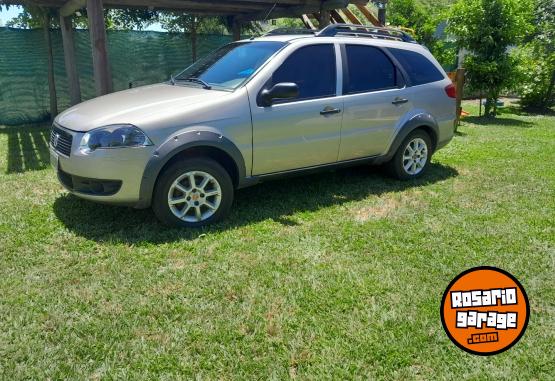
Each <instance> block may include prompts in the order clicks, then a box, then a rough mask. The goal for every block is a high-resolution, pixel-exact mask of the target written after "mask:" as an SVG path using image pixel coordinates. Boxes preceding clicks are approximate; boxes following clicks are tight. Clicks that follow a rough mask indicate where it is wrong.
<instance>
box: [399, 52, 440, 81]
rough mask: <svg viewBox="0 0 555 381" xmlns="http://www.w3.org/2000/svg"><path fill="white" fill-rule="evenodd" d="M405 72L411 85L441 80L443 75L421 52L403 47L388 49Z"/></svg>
mask: <svg viewBox="0 0 555 381" xmlns="http://www.w3.org/2000/svg"><path fill="white" fill-rule="evenodd" d="M388 50H389V51H390V52H391V54H393V56H394V57H395V58H396V59H397V61H399V63H400V64H401V66H402V67H403V69H405V71H406V72H407V74H408V76H409V79H410V82H411V84H412V85H413V86H415V85H423V84H425V83H430V82H436V81H441V80H442V79H443V78H444V77H443V74H442V73H441V72H440V71H439V70H438V68H437V67H436V66H435V65H434V64H433V63H431V62H430V60H428V59H427V58H426V57H424V56H423V55H422V54H420V53H417V52H413V51H410V50H404V49H393V48H389V49H388Z"/></svg>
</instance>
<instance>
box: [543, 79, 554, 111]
mask: <svg viewBox="0 0 555 381" xmlns="http://www.w3.org/2000/svg"><path fill="white" fill-rule="evenodd" d="M553 90H555V70H553V73H551V82H550V83H549V87H548V88H547V93H546V94H545V100H544V102H543V107H544V108H548V107H549V106H551V104H550V102H551V99H552V98H553Z"/></svg>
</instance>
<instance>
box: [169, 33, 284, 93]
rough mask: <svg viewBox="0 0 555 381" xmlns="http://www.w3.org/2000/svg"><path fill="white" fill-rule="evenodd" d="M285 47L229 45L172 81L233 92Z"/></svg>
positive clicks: (274, 43) (265, 43)
mask: <svg viewBox="0 0 555 381" xmlns="http://www.w3.org/2000/svg"><path fill="white" fill-rule="evenodd" d="M284 45H285V43H283V42H277V41H247V42H236V43H231V44H228V45H225V46H222V47H221V48H219V49H218V50H216V51H214V52H212V53H211V54H209V55H208V56H206V57H204V58H202V59H201V60H199V61H197V62H195V63H194V64H192V65H191V66H189V67H188V68H187V69H185V70H184V71H182V72H181V73H179V75H177V76H176V77H175V81H176V82H179V84H192V85H194V86H199V85H200V86H203V85H204V87H205V88H210V87H212V86H214V87H221V88H224V89H230V90H234V89H236V88H237V87H239V86H241V84H243V83H244V82H245V81H246V80H247V79H249V78H250V76H251V75H252V74H253V73H254V72H255V71H256V70H257V69H258V68H259V67H260V66H262V64H264V62H266V61H267V60H268V58H270V56H272V55H273V54H274V53H275V52H277V51H278V50H279V49H280V48H281V47H283V46H284Z"/></svg>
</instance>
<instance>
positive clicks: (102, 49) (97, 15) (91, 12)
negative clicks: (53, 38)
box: [87, 0, 112, 96]
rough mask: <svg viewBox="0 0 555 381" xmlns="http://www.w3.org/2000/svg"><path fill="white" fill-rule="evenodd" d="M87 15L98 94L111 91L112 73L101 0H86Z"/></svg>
mask: <svg viewBox="0 0 555 381" xmlns="http://www.w3.org/2000/svg"><path fill="white" fill-rule="evenodd" d="M87 16H88V18H89V33H90V35H91V49H92V59H93V72H94V84H95V88H96V95H98V96H100V95H104V94H108V93H110V92H112V73H111V71H110V63H109V62H108V50H107V46H106V25H105V24H104V10H103V7H102V0H87Z"/></svg>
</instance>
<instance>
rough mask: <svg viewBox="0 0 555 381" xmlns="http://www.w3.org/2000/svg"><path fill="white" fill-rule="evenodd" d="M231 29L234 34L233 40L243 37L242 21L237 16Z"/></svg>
mask: <svg viewBox="0 0 555 381" xmlns="http://www.w3.org/2000/svg"><path fill="white" fill-rule="evenodd" d="M231 31H232V35H233V41H239V40H240V39H241V23H240V22H239V20H237V19H236V18H235V17H234V18H233V22H232V24H231Z"/></svg>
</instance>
